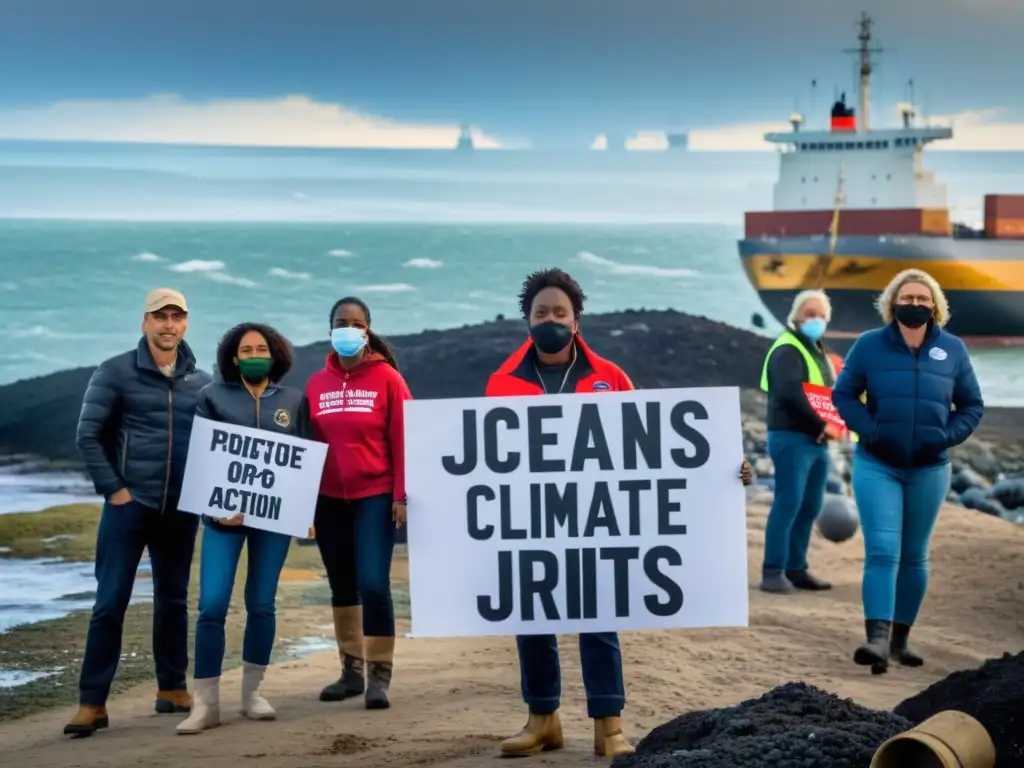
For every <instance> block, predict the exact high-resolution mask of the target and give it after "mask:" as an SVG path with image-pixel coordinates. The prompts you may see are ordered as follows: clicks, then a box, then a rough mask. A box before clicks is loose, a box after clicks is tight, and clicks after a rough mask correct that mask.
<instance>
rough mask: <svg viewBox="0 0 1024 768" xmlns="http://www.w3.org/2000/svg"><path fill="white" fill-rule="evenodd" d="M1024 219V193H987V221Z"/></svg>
mask: <svg viewBox="0 0 1024 768" xmlns="http://www.w3.org/2000/svg"><path fill="white" fill-rule="evenodd" d="M989 219H1024V195H985V221H988V220H989Z"/></svg>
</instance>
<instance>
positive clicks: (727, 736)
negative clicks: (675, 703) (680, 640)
mask: <svg viewBox="0 0 1024 768" xmlns="http://www.w3.org/2000/svg"><path fill="white" fill-rule="evenodd" d="M909 727H910V724H909V723H908V722H907V721H906V720H905V719H903V718H902V717H900V716H898V715H894V714H892V713H891V712H878V711H875V710H871V709H867V708H865V707H862V706H860V705H859V704H855V703H854V702H852V701H850V700H849V699H840V698H839V697H838V696H834V695H832V694H830V693H826V692H825V691H822V690H820V689H818V688H815V687H813V686H810V685H807V684H806V683H787V684H786V685H781V686H779V687H778V688H775V689H774V690H771V691H769V692H768V693H766V694H764V695H763V696H761V697H760V698H758V699H751V700H749V701H745V702H743V703H742V704H739V705H737V706H735V707H727V708H724V709H712V710H706V711H698V712H689V713H687V714H685V715H681V716H680V717H677V718H676V719H675V720H671V721H669V722H667V723H665V724H663V725H659V726H658V727H657V728H655V729H654V730H653V731H651V732H650V734H649V735H648V736H647V738H645V739H644V740H643V741H641V742H640V743H639V744H638V745H637V748H636V753H635V754H633V755H627V756H622V757H617V758H616V759H615V761H614V762H613V763H612V765H613V766H614V768H740V767H742V768H825V766H828V768H868V766H870V764H871V757H872V755H874V753H875V750H876V749H878V747H879V746H880V745H881V744H882V742H884V741H885V740H886V739H888V738H890V737H892V736H895V735H896V734H897V733H902V732H903V731H905V730H907V729H908V728H909Z"/></svg>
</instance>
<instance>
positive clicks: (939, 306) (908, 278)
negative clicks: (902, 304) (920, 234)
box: [875, 269, 949, 328]
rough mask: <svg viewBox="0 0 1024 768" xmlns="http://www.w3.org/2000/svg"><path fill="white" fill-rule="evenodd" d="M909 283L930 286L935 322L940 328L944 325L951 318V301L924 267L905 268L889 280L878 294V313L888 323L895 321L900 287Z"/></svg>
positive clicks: (876, 302)
mask: <svg viewBox="0 0 1024 768" xmlns="http://www.w3.org/2000/svg"><path fill="white" fill-rule="evenodd" d="M908 283H918V284H919V285H923V286H925V287H927V288H928V291H929V292H930V293H931V295H932V304H934V305H935V310H934V313H935V324H936V325H938V326H939V327H940V328H941V327H943V326H944V325H945V324H946V322H947V321H948V320H949V301H947V300H946V294H945V293H943V292H942V287H941V286H940V285H939V283H938V281H936V279H935V278H934V277H932V276H931V275H929V274H928V273H927V272H925V271H924V270H922V269H905V270H903V271H902V272H900V273H899V274H898V275H896V277H894V278H893V279H892V280H890V281H889V284H888V285H887V286H885V290H883V291H882V292H881V293H880V294H878V299H877V300H876V301H875V307H876V308H877V309H878V314H880V315H881V316H882V320H883V321H885V323H886V324H887V325H888V324H889V323H891V322H892V321H893V317H894V315H895V310H896V298H897V297H898V296H899V293H900V288H902V287H903V286H904V285H907V284H908Z"/></svg>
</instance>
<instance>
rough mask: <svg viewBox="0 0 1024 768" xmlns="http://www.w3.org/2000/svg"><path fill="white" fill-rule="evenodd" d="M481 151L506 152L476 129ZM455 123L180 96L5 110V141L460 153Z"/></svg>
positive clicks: (0, 121)
mask: <svg viewBox="0 0 1024 768" xmlns="http://www.w3.org/2000/svg"><path fill="white" fill-rule="evenodd" d="M472 135H473V142H474V146H476V148H477V149H503V148H508V143H507V142H505V143H503V142H501V141H500V140H498V139H496V138H495V137H493V136H489V135H487V134H485V133H483V132H482V131H480V130H479V129H477V128H473V129H472ZM458 137H459V126H457V125H427V124H423V125H420V124H414V123H402V122H399V121H397V120H392V119H390V118H387V117H382V116H379V115H373V114H369V113H366V112H360V111H358V110H354V109H350V108H348V107H346V106H344V105H343V104H333V103H328V102H318V101H314V100H313V99H310V98H309V97H308V96H301V95H293V96H284V97H281V98H274V99H264V100H256V99H212V100H209V101H202V102H189V101H186V100H185V99H183V98H182V97H181V96H177V95H174V94H155V95H152V96H148V97H146V98H143V99H127V100H64V101H57V102H54V103H52V104H48V105H45V106H41V107H23V108H13V109H0V139H28V140H37V141H45V140H49V141H112V142H146V143H158V144H213V145H228V146H267V147H324V148H334V147H336V148H351V149H454V148H455V145H456V142H457V141H458Z"/></svg>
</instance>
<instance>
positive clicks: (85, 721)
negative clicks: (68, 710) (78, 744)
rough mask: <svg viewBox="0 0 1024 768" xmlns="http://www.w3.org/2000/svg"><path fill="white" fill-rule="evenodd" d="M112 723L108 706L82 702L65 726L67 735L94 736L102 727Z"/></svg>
mask: <svg viewBox="0 0 1024 768" xmlns="http://www.w3.org/2000/svg"><path fill="white" fill-rule="evenodd" d="M109 725H110V718H109V717H107V708H106V707H93V706H90V705H88V704H82V705H81V706H79V707H78V711H77V712H75V716H74V717H72V718H71V719H70V720H69V721H68V724H67V725H65V726H64V735H65V736H92V735H93V734H94V733H96V731H98V730H99V729H100V728H106V727H108V726H109Z"/></svg>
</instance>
